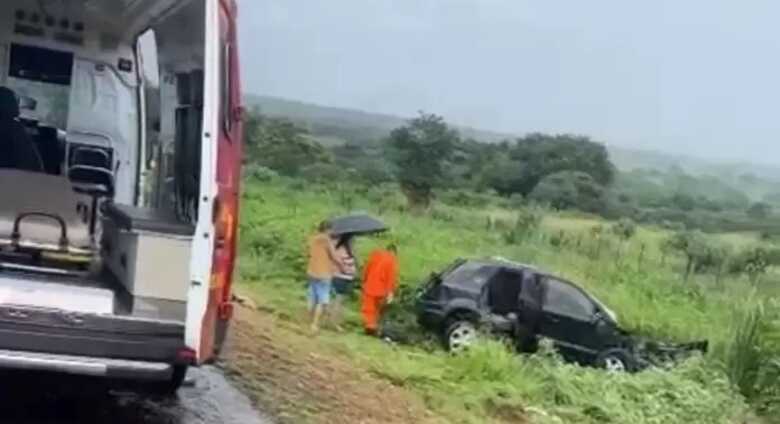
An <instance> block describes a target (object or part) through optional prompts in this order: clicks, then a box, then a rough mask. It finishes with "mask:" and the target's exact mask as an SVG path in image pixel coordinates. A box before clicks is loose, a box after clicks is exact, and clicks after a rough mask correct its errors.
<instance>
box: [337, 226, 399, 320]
mask: <svg viewBox="0 0 780 424" xmlns="http://www.w3.org/2000/svg"><path fill="white" fill-rule="evenodd" d="M330 224H331V231H330V234H331V236H332V237H333V242H334V245H335V247H336V255H337V257H338V258H339V259H340V261H341V266H340V267H339V269H338V270H336V272H335V275H334V278H333V289H334V292H335V294H336V296H335V301H334V305H333V308H332V309H331V320H332V321H333V323H334V324H335V325H336V327H337V328H338V327H339V325H340V324H341V320H342V311H343V309H342V303H343V301H344V298H345V297H346V296H348V295H350V294H352V292H353V289H354V281H355V279H356V278H357V264H356V261H355V253H354V250H353V245H352V242H353V240H354V239H355V238H356V237H358V236H364V235H370V234H377V233H382V232H384V231H387V226H386V225H385V224H384V223H383V222H382V221H380V220H378V219H376V218H374V217H372V216H370V215H367V214H365V213H354V214H351V215H346V216H342V217H338V218H335V219H332V220H331V221H330Z"/></svg>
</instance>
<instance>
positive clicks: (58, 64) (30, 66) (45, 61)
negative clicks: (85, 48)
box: [8, 44, 73, 85]
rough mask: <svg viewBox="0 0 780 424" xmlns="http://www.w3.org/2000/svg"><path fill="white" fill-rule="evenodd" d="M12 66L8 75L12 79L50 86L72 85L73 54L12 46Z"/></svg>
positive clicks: (17, 45)
mask: <svg viewBox="0 0 780 424" xmlns="http://www.w3.org/2000/svg"><path fill="white" fill-rule="evenodd" d="M10 65H11V66H10V67H9V70H8V74H9V75H10V76H11V77H14V78H20V79H25V80H30V81H37V82H43V83H48V84H57V85H70V79H71V75H72V74H73V54H72V53H67V52H60V51H56V50H49V49H42V48H39V47H31V46H22V45H19V44H12V45H11V64H10Z"/></svg>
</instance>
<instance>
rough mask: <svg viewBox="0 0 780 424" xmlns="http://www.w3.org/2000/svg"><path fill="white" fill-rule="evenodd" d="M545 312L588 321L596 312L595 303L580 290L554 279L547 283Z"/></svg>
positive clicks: (549, 279) (548, 279)
mask: <svg viewBox="0 0 780 424" xmlns="http://www.w3.org/2000/svg"><path fill="white" fill-rule="evenodd" d="M545 283H546V284H545V285H546V286H547V287H546V289H547V290H546V294H545V298H544V306H543V307H542V309H543V310H544V312H550V313H553V314H556V315H561V316H565V317H570V318H574V319H578V320H582V321H588V320H590V319H591V318H592V317H593V314H594V313H595V312H596V310H595V307H594V305H593V302H592V301H591V300H590V299H588V297H587V296H585V294H583V293H582V291H580V290H579V289H578V288H576V287H574V286H572V285H571V284H568V283H565V282H563V281H559V280H556V279H554V278H547V279H546V281H545Z"/></svg>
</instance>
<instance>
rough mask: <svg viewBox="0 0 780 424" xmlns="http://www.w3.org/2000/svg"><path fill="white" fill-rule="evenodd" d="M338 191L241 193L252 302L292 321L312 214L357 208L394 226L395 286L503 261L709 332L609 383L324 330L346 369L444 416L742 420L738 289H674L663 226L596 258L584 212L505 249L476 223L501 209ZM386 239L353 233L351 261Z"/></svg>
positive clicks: (672, 332) (584, 374)
mask: <svg viewBox="0 0 780 424" xmlns="http://www.w3.org/2000/svg"><path fill="white" fill-rule="evenodd" d="M345 190H346V189H344V188H342V189H338V190H336V189H327V188H323V187H307V186H306V185H304V184H302V183H301V182H295V181H286V180H282V181H273V182H265V183H259V182H255V183H250V184H248V185H247V187H246V189H245V193H244V199H243V206H242V219H241V259H240V271H241V272H240V276H241V279H242V284H243V285H244V286H245V287H247V288H249V289H250V290H251V291H252V292H253V293H254V294H255V295H256V297H257V298H258V299H259V300H260V302H261V303H262V304H263V305H265V306H267V307H269V308H272V309H273V310H274V311H276V312H277V313H278V314H280V315H283V316H289V317H290V318H291V319H295V317H297V316H299V315H300V314H302V312H303V310H304V307H305V299H304V290H303V284H304V283H303V281H304V276H303V275H302V273H303V269H304V248H303V246H304V242H305V239H306V237H307V235H308V234H310V233H311V231H313V229H314V228H315V226H316V224H317V223H318V222H319V221H320V220H322V219H324V218H327V217H330V216H333V215H337V214H340V213H344V212H346V211H347V210H348V209H352V210H368V211H370V212H372V213H374V214H380V212H381V216H382V218H383V219H384V220H386V221H387V222H388V223H389V224H390V226H391V228H392V231H391V233H390V234H391V237H392V239H394V240H395V241H396V242H397V243H398V244H399V246H400V262H401V269H402V271H401V282H402V285H403V286H406V287H413V286H415V285H417V284H418V283H420V282H421V281H423V280H424V279H425V277H426V276H427V275H428V274H429V273H430V272H431V271H435V270H438V269H440V268H441V267H443V266H444V265H446V264H448V263H449V262H451V261H452V260H453V259H454V258H457V257H485V256H503V257H507V258H511V259H514V260H518V261H521V262H526V263H534V264H537V265H539V266H541V267H542V268H545V269H547V270H549V271H552V272H554V273H557V274H560V275H561V276H563V277H566V278H568V279H571V280H573V281H575V282H577V283H579V284H581V285H583V286H584V287H586V288H587V289H588V290H590V291H591V292H593V293H594V294H595V295H596V296H597V297H599V298H600V299H601V300H602V301H604V302H605V303H606V304H607V305H609V307H610V308H611V309H613V310H615V311H616V312H617V313H618V315H619V316H620V322H621V324H622V325H623V326H624V327H626V328H628V329H631V330H634V331H637V332H640V333H642V334H645V335H649V336H653V337H657V338H663V339H669V340H676V341H690V340H697V339H701V338H707V339H709V340H710V341H711V342H712V344H713V346H714V349H712V352H713V353H711V354H710V355H709V356H708V357H707V358H703V359H698V360H692V361H690V362H689V363H686V364H684V365H683V366H681V367H678V368H676V369H674V370H671V371H660V370H656V371H648V372H644V373H641V374H639V375H607V374H605V373H603V372H600V371H597V370H592V369H585V368H581V367H576V366H571V365H565V364H562V363H560V362H559V361H557V360H556V359H554V358H550V357H549V356H545V355H536V356H531V357H525V356H523V357H518V356H516V355H514V354H512V353H510V352H508V351H507V350H506V349H505V348H504V347H503V346H502V345H500V344H498V343H496V342H486V343H485V344H484V345H481V346H480V347H479V348H477V349H474V350H473V351H471V352H469V353H468V354H467V355H464V356H461V357H451V356H449V355H447V354H445V353H444V352H442V351H440V350H437V349H431V348H430V346H429V345H425V346H422V347H397V346H395V347H393V346H388V345H385V344H382V343H377V342H373V341H368V340H367V339H366V338H365V337H362V336H359V335H357V334H355V335H349V334H348V335H334V336H333V337H332V338H329V341H328V342H326V343H329V346H330V347H331V348H333V349H336V350H337V351H339V352H343V354H344V355H347V356H348V357H350V358H352V359H353V360H354V361H355V363H356V366H361V367H365V368H366V369H367V370H368V371H369V372H371V373H372V374H374V375H376V376H378V377H380V378H384V379H387V380H388V381H390V382H392V383H393V384H396V385H399V386H403V387H406V388H408V389H409V390H411V391H412V392H414V393H417V394H418V395H419V396H420V397H421V398H422V399H423V400H424V401H425V402H426V404H427V405H428V407H429V408H430V409H432V410H433V411H436V412H438V413H440V414H442V415H443V416H445V417H447V418H448V419H449V420H450V421H452V422H463V423H471V422H474V423H477V422H486V421H487V422H490V421H491V420H502V419H503V420H504V421H510V422H511V421H513V419H512V417H513V414H517V413H518V411H526V413H527V414H528V415H531V416H532V417H533V418H534V419H535V420H536V421H538V422H567V423H568V422H572V423H575V422H576V423H580V422H583V423H589V422H592V423H603V422H615V423H629V422H630V423H675V422H680V423H694V422H695V423H728V422H736V421H735V420H736V419H737V418H738V417H741V416H742V415H743V414H744V413H745V403H744V401H743V400H742V397H741V396H740V395H739V392H738V391H737V389H738V387H737V386H736V385H732V384H730V383H729V382H728V379H727V373H726V372H725V371H724V370H725V367H726V366H727V365H728V361H727V360H726V358H727V353H726V352H728V351H729V346H731V345H732V344H733V341H734V339H735V336H734V333H735V329H734V325H733V321H734V317H735V314H738V312H740V311H741V309H740V308H741V307H742V305H743V304H745V302H747V300H746V299H747V297H748V293H747V290H746V289H745V287H746V285H745V282H744V281H742V280H733V281H732V280H729V281H726V282H724V283H723V284H721V285H715V283H714V281H713V279H712V278H710V277H706V276H704V277H699V278H694V279H693V280H692V281H691V282H689V283H687V284H686V283H683V282H682V279H681V278H680V272H679V267H681V266H682V261H681V260H680V259H679V258H668V259H667V260H666V261H665V265H661V253H660V250H659V249H658V244H659V243H660V240H662V239H663V238H664V237H665V234H664V233H663V232H661V231H656V230H651V229H647V228H640V231H639V232H638V234H637V236H636V237H634V239H632V240H631V241H629V242H627V243H623V244H621V243H619V242H616V241H612V244H610V245H609V248H608V249H607V250H606V251H604V252H601V255H600V257H594V255H593V254H592V250H593V246H592V244H593V239H592V234H591V232H590V229H591V228H592V227H593V226H594V225H597V224H602V225H605V227H608V226H609V224H608V223H602V222H600V221H597V220H594V219H591V218H582V217H569V216H561V215H556V214H548V215H547V216H545V219H544V221H543V223H542V226H541V231H534V232H533V233H532V234H529V235H528V236H527V237H525V238H523V239H522V240H520V241H519V242H517V243H515V244H511V245H509V244H506V243H505V240H504V237H502V230H501V229H500V228H496V229H490V230H489V229H488V226H487V225H486V222H487V218H486V216H487V214H492V215H494V216H499V217H501V218H502V219H511V217H512V216H513V213H512V212H511V211H507V210H503V209H500V208H495V207H491V209H490V210H489V211H487V212H486V211H485V210H479V209H475V208H457V207H452V206H444V205H437V207H436V209H435V210H434V212H432V213H431V214H430V215H426V216H415V215H408V214H405V213H403V212H402V211H401V209H402V206H403V199H402V198H401V197H400V195H398V194H397V193H396V192H394V191H392V189H390V188H386V187H379V188H374V189H371V190H355V189H349V190H346V191H345ZM345 204H346V205H347V206H346V207H345V206H344V205H345ZM560 231H564V232H565V233H566V234H570V235H571V237H570V238H571V239H572V240H575V239H578V240H579V242H578V243H579V245H577V243H574V242H572V243H571V244H569V245H567V246H558V247H554V246H553V245H551V244H550V236H551V234H556V233H557V232H560ZM384 242H385V240H384V239H381V238H380V239H377V238H364V239H360V240H359V241H358V244H357V247H358V251H359V253H360V257H365V256H366V254H367V252H368V251H370V250H371V249H372V248H374V247H376V246H378V245H380V244H382V243H384ZM643 245H644V250H645V252H644V256H643V258H644V261H643V263H642V264H640V263H639V260H638V256H639V251H640V250H641V249H642V246H643ZM609 249H615V250H609ZM618 252H619V254H618ZM349 309H350V310H349V312H348V315H347V320H348V322H349V323H350V325H352V326H353V327H356V326H357V325H358V322H359V321H358V316H357V314H356V309H357V306H356V304H354V303H350V304H349ZM766 331H774V330H766ZM356 333H357V332H356ZM515 418H516V417H515Z"/></svg>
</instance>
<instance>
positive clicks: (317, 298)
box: [309, 278, 331, 306]
mask: <svg viewBox="0 0 780 424" xmlns="http://www.w3.org/2000/svg"><path fill="white" fill-rule="evenodd" d="M330 290H331V288H330V280H315V279H313V278H310V279H309V304H310V305H311V306H317V305H327V304H329V303H330Z"/></svg>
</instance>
